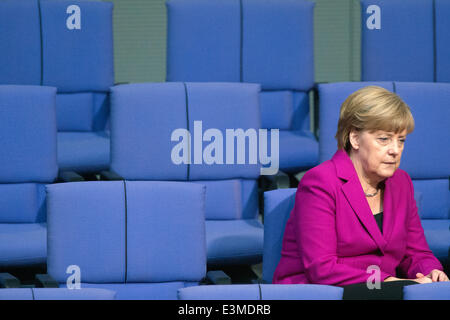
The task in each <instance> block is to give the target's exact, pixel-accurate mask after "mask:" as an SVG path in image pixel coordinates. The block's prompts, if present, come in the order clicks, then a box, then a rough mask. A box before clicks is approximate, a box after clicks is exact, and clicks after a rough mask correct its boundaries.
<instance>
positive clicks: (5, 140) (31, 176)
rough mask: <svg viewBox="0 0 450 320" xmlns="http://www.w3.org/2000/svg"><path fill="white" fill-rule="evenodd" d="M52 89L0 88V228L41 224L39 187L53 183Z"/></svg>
mask: <svg viewBox="0 0 450 320" xmlns="http://www.w3.org/2000/svg"><path fill="white" fill-rule="evenodd" d="M55 94H56V89H55V88H50V87H43V86H21V85H0V137H1V140H0V147H1V150H2V152H1V154H0V190H1V192H0V207H1V208H2V209H1V210H0V223H34V222H42V221H45V190H44V186H43V184H44V183H51V182H53V181H54V180H55V178H56V176H57V172H58V165H57V162H56V116H55Z"/></svg>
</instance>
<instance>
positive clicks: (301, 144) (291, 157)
mask: <svg viewBox="0 0 450 320" xmlns="http://www.w3.org/2000/svg"><path fill="white" fill-rule="evenodd" d="M279 137H280V140H279V143H280V149H279V152H280V155H279V158H280V168H281V169H282V170H285V171H287V172H293V171H294V172H295V171H299V170H301V169H307V168H311V167H314V166H315V165H316V164H317V162H318V154H319V144H318V143H317V141H316V139H315V138H314V136H313V134H312V133H311V132H308V131H303V130H298V131H290V130H283V131H280V132H279Z"/></svg>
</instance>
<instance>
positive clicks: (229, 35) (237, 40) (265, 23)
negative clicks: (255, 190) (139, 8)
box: [166, 0, 314, 130]
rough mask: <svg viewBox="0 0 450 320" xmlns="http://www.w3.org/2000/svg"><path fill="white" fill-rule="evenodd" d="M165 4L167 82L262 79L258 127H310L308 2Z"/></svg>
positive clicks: (310, 16)
mask: <svg viewBox="0 0 450 320" xmlns="http://www.w3.org/2000/svg"><path fill="white" fill-rule="evenodd" d="M166 4H167V13H168V45H167V81H198V82H223V81H226V82H249V83H260V84H261V87H262V89H263V92H262V94H261V120H262V127H263V128H268V129H270V128H278V129H285V130H289V129H305V130H309V102H308V95H307V94H306V92H307V91H308V90H310V89H311V88H312V87H313V85H314V60H313V9H314V3H313V2H310V1H293V0H283V1H280V0H263V1H260V0H232V1H224V0H213V1H210V0H191V1H181V0H169V1H167V2H166ZM205 48H206V49H205Z"/></svg>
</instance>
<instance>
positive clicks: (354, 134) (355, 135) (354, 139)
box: [348, 130, 360, 150]
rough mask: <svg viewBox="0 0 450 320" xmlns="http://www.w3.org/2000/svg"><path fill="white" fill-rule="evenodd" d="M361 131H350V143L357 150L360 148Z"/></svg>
mask: <svg viewBox="0 0 450 320" xmlns="http://www.w3.org/2000/svg"><path fill="white" fill-rule="evenodd" d="M359 133H360V132H359V131H356V130H352V131H350V134H349V137H348V138H349V140H350V145H351V146H352V148H353V149H355V150H358V149H359Z"/></svg>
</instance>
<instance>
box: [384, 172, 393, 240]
mask: <svg viewBox="0 0 450 320" xmlns="http://www.w3.org/2000/svg"><path fill="white" fill-rule="evenodd" d="M391 182H392V180H391V178H388V179H386V182H385V188H384V199H383V238H384V239H385V240H386V241H388V240H389V238H390V235H391V233H392V231H393V230H394V222H395V221H394V220H395V213H394V212H393V210H394V209H393V204H394V202H393V201H394V195H393V194H392V192H393V190H392V185H391Z"/></svg>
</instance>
